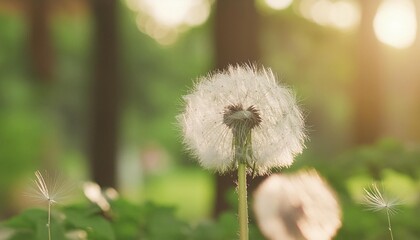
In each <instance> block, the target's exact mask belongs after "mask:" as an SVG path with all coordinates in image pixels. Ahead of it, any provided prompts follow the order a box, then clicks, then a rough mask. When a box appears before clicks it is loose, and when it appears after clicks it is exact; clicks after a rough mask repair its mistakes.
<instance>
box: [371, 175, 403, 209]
mask: <svg viewBox="0 0 420 240" xmlns="http://www.w3.org/2000/svg"><path fill="white" fill-rule="evenodd" d="M363 190H364V192H365V195H364V197H363V204H364V205H365V206H366V208H367V209H368V210H371V211H374V212H378V211H381V210H386V211H388V213H390V214H395V213H397V211H398V209H397V206H398V205H401V201H400V200H399V199H398V198H390V197H389V196H388V195H387V194H386V193H385V191H384V188H383V186H382V187H381V188H379V187H378V184H377V183H373V184H372V185H371V186H370V187H368V188H364V189H363Z"/></svg>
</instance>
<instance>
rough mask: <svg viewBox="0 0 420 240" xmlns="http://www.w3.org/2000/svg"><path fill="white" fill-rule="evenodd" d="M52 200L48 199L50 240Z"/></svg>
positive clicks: (49, 238)
mask: <svg viewBox="0 0 420 240" xmlns="http://www.w3.org/2000/svg"><path fill="white" fill-rule="evenodd" d="M51 203H52V202H51V200H48V222H47V229H48V240H51Z"/></svg>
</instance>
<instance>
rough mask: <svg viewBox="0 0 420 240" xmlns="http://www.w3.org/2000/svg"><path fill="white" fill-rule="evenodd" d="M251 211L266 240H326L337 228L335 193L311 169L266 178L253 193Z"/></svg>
mask: <svg viewBox="0 0 420 240" xmlns="http://www.w3.org/2000/svg"><path fill="white" fill-rule="evenodd" d="M254 211H255V216H256V218H257V221H258V226H259V227H260V229H261V232H262V233H263V234H264V235H265V236H266V237H267V238H268V239H270V240H296V239H307V240H328V239H331V238H332V237H333V236H334V235H335V233H336V232H337V230H338V228H340V226H341V220H340V219H341V210H340V206H339V204H338V201H337V199H336V197H335V194H334V192H333V191H332V190H331V189H330V188H329V186H328V185H327V184H326V182H325V181H324V180H323V179H322V178H321V177H320V176H319V175H318V174H317V172H316V171H315V170H312V171H304V172H299V173H297V174H287V175H286V174H284V175H283V174H282V175H279V174H276V175H272V176H270V177H269V178H267V179H266V180H265V181H264V182H263V183H262V184H261V185H260V186H259V187H258V189H257V191H256V192H255V193H254Z"/></svg>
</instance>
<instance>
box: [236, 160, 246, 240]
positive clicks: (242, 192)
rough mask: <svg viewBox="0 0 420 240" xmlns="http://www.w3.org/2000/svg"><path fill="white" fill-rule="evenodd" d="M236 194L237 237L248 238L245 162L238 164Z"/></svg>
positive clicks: (243, 239)
mask: <svg viewBox="0 0 420 240" xmlns="http://www.w3.org/2000/svg"><path fill="white" fill-rule="evenodd" d="M238 195H239V209H238V216H239V239H240V240H248V202H247V191H246V163H243V162H240V163H239V166H238Z"/></svg>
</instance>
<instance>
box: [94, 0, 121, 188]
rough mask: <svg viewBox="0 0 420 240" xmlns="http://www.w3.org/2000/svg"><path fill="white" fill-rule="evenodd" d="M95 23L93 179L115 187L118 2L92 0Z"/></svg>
mask: <svg viewBox="0 0 420 240" xmlns="http://www.w3.org/2000/svg"><path fill="white" fill-rule="evenodd" d="M91 8H92V15H93V22H94V39H93V47H94V52H93V64H94V76H93V83H92V97H93V99H92V119H91V120H92V123H91V124H92V129H91V131H92V132H91V134H92V135H91V146H90V161H91V162H90V163H91V174H92V177H93V180H94V181H96V182H97V183H98V184H99V185H101V186H102V187H116V171H115V170H116V157H117V146H118V142H117V140H118V123H119V121H118V120H119V103H120V92H119V91H120V86H121V79H119V67H118V65H119V61H118V59H119V58H118V38H117V34H118V33H117V12H118V9H117V1H116V0H91Z"/></svg>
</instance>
